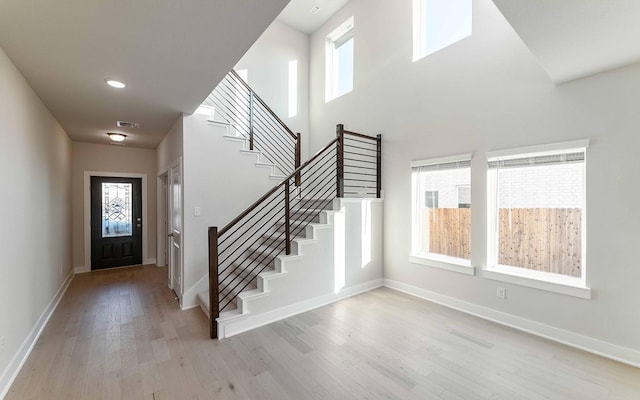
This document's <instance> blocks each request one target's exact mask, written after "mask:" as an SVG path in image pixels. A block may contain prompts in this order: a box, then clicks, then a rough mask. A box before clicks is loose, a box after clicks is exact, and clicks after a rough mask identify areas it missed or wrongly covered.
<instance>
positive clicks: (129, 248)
mask: <svg viewBox="0 0 640 400" xmlns="http://www.w3.org/2000/svg"><path fill="white" fill-rule="evenodd" d="M142 223H143V221H142V179H140V178H111V177H102V176H92V177H91V269H92V270H95V269H103V268H111V267H120V266H123V265H135V264H142Z"/></svg>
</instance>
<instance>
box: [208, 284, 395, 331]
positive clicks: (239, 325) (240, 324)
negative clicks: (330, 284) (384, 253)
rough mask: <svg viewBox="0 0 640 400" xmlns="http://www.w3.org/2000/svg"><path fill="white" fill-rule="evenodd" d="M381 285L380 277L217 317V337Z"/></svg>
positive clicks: (250, 328)
mask: <svg viewBox="0 0 640 400" xmlns="http://www.w3.org/2000/svg"><path fill="white" fill-rule="evenodd" d="M382 285H383V280H382V279H375V280H373V281H369V282H365V283H361V284H359V285H355V286H350V287H348V288H344V289H343V290H341V291H340V292H339V293H328V294H325V295H322V296H319V297H315V298H313V299H308V300H303V301H301V302H298V303H295V304H290V305H288V306H285V307H282V308H278V309H276V310H271V311H267V312H264V313H261V314H256V315H252V314H251V313H247V314H244V315H242V318H237V317H235V318H232V319H231V320H230V321H224V320H221V319H218V338H219V339H223V338H228V337H231V336H235V335H238V334H240V333H243V332H247V331H250V330H252V329H255V328H259V327H261V326H264V325H267V324H270V323H272V322H276V321H280V320H282V319H285V318H289V317H291V316H294V315H297V314H300V313H303V312H306V311H310V310H313V309H316V308H318V307H322V306H326V305H327V304H331V303H335V302H336V301H339V300H343V299H346V298H348V297H351V296H355V295H357V294H360V293H364V292H368V291H369V290H373V289H376V288H379V287H381V286H382Z"/></svg>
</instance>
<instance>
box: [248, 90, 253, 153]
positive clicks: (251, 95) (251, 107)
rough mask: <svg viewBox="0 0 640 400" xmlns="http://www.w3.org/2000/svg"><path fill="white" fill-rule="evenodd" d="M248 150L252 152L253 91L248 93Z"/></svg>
mask: <svg viewBox="0 0 640 400" xmlns="http://www.w3.org/2000/svg"><path fill="white" fill-rule="evenodd" d="M249 150H253V91H250V92H249Z"/></svg>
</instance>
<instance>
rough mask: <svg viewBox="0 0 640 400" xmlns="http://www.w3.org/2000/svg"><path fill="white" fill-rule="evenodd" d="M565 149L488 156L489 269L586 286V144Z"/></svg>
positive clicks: (515, 151) (583, 142) (579, 143)
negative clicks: (504, 268)
mask: <svg viewBox="0 0 640 400" xmlns="http://www.w3.org/2000/svg"><path fill="white" fill-rule="evenodd" d="M571 144H573V145H576V144H577V145H580V146H584V147H573V146H570V145H571ZM566 145H567V146H569V147H566V148H564V149H563V148H561V147H562V146H554V145H550V146H549V147H550V149H547V150H544V151H532V152H523V153H520V154H518V152H517V150H514V151H512V152H511V154H509V152H500V153H501V154H498V155H492V153H489V154H488V156H489V157H488V176H487V178H488V179H487V183H488V188H487V190H488V200H489V201H488V210H487V211H488V223H489V232H488V239H489V240H488V242H489V243H488V250H489V251H488V255H489V260H488V261H489V266H490V267H489V268H490V269H491V268H499V267H500V266H507V267H509V268H516V269H521V270H526V273H527V274H533V275H534V276H536V277H537V278H539V279H543V280H544V279H545V277H550V278H553V276H552V275H560V276H563V277H567V278H572V279H576V280H580V281H584V265H585V259H584V255H585V251H584V242H585V240H584V239H585V237H586V236H585V212H584V211H585V178H586V175H585V163H586V146H587V145H588V142H585V141H581V142H577V143H570V144H566ZM554 147H555V148H554ZM525 150H536V148H529V149H525ZM538 150H540V149H538ZM549 274H551V275H549Z"/></svg>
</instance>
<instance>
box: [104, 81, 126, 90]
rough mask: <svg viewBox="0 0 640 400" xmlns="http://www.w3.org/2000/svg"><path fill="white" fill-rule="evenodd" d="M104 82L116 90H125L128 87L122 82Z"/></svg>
mask: <svg viewBox="0 0 640 400" xmlns="http://www.w3.org/2000/svg"><path fill="white" fill-rule="evenodd" d="M104 81H105V82H106V83H107V85H109V86H111V87H114V88H116V89H123V88H125V87H126V86H127V85H125V84H124V83H122V82H120V81H116V80H113V79H105V80H104Z"/></svg>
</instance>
